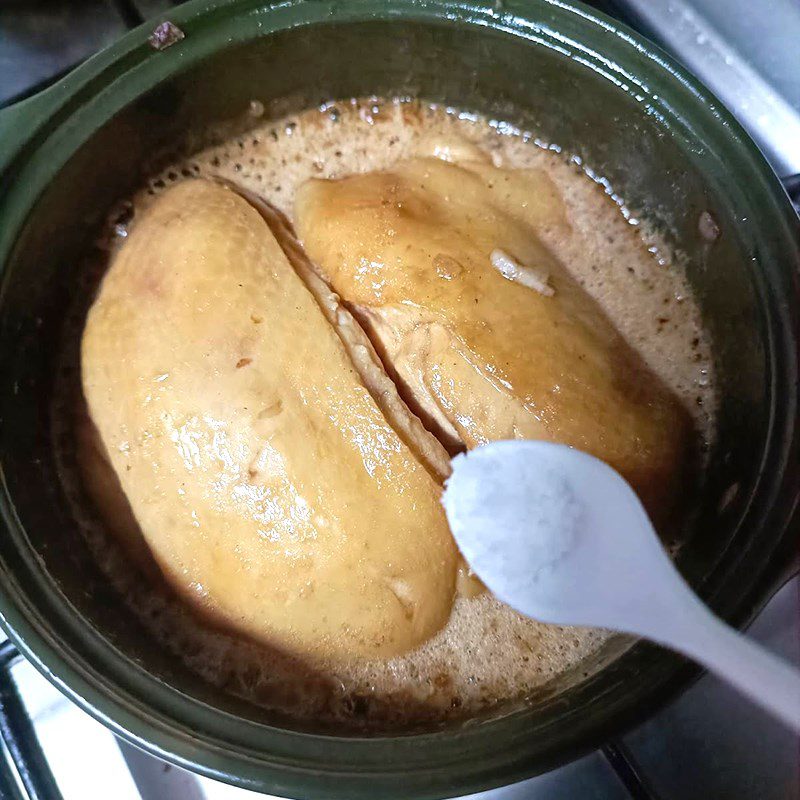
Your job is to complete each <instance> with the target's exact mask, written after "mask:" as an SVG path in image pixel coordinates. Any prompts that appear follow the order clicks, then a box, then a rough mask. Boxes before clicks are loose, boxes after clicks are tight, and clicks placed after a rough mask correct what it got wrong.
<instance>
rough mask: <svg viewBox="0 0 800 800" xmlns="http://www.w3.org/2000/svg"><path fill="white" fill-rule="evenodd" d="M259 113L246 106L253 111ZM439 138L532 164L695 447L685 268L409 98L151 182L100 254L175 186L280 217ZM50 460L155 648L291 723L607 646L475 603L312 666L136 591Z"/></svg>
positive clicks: (560, 665)
mask: <svg viewBox="0 0 800 800" xmlns="http://www.w3.org/2000/svg"><path fill="white" fill-rule="evenodd" d="M259 111H260V109H259V108H258V107H257V105H254V113H255V114H258V113H259ZM452 134H457V135H458V136H460V137H463V138H465V139H467V140H469V141H471V142H473V143H474V144H476V145H478V146H479V147H480V148H482V149H484V150H485V151H487V152H489V153H490V154H491V155H492V158H493V159H494V161H495V163H496V164H498V165H502V166H504V167H516V168H526V167H537V168H539V169H543V170H545V171H546V172H547V173H548V175H549V176H550V177H551V178H552V180H553V181H554V182H555V184H556V186H557V187H558V189H559V191H560V192H561V195H562V197H563V200H564V203H565V206H566V209H567V214H568V217H569V223H570V225H569V233H568V234H564V231H563V228H562V229H559V231H547V230H544V231H542V232H541V235H542V239H543V241H544V242H545V244H546V245H547V246H548V247H549V248H550V249H551V250H552V252H553V253H554V254H555V255H556V256H557V258H558V259H559V260H560V261H561V262H562V263H563V264H564V265H566V266H567V268H568V269H569V271H570V272H571V273H572V274H573V276H574V277H575V278H576V279H577V280H578V281H579V282H580V284H581V285H582V286H584V287H585V289H586V291H587V292H589V293H590V294H591V295H592V297H594V298H595V299H596V301H597V302H598V303H599V304H600V305H601V306H602V307H603V309H604V310H605V311H606V313H607V314H608V316H609V317H610V319H611V320H612V321H613V322H614V324H615V325H616V327H617V328H618V329H619V330H620V331H621V332H622V334H623V335H624V336H625V337H626V338H627V340H628V341H629V342H630V343H631V345H632V346H633V347H634V348H635V349H636V350H638V352H639V353H640V354H641V355H642V356H643V358H644V360H645V361H646V362H647V364H648V365H649V366H650V368H651V369H652V370H653V371H654V372H655V373H657V374H658V375H659V376H660V377H661V379H662V380H663V381H664V382H665V384H666V385H667V386H669V387H670V388H671V389H672V390H673V391H674V392H675V393H676V395H677V396H678V397H679V398H680V399H681V401H682V402H683V404H684V405H685V407H686V408H687V410H688V411H689V412H690V414H691V415H692V418H693V419H694V422H695V425H696V427H697V430H698V432H699V434H698V435H699V443H698V444H699V447H700V448H702V446H703V443H704V442H705V443H707V442H708V441H709V440H710V439H711V437H712V433H713V422H714V420H713V410H714V406H715V400H714V385H713V371H712V363H711V347H710V343H709V341H708V338H707V336H706V334H705V332H704V330H703V328H702V325H701V319H700V314H699V310H698V308H697V305H696V304H695V302H694V301H693V298H692V296H691V292H690V290H689V287H688V284H687V282H686V279H685V275H684V271H683V269H682V268H681V267H680V266H679V265H678V264H676V263H674V260H673V259H672V257H671V255H670V253H669V250H668V248H667V247H666V246H665V245H664V244H663V243H662V242H660V241H659V240H658V237H657V236H656V235H655V234H654V233H653V232H652V231H649V230H648V229H647V227H646V221H644V220H640V221H637V220H634V219H632V218H631V216H630V214H628V213H627V212H626V211H625V209H624V207H623V206H621V205H620V203H618V202H615V201H614V199H612V198H611V197H610V196H609V193H608V191H607V190H606V189H605V188H604V187H603V185H601V184H600V183H598V182H597V181H596V180H592V179H591V178H590V177H589V175H588V174H587V170H585V169H584V168H583V166H582V165H580V164H578V163H576V162H575V160H570V159H569V158H568V157H566V156H565V155H564V154H562V153H560V151H558V148H556V147H547V146H544V145H542V143H541V142H539V141H538V140H536V139H534V137H533V136H532V135H530V134H526V133H523V132H520V131H517V130H516V129H513V128H511V127H510V126H506V125H500V124H497V123H492V122H490V121H489V120H486V119H482V118H479V117H476V116H474V115H471V114H463V113H459V112H457V111H454V110H452V109H445V108H442V107H438V106H433V105H424V104H421V103H418V102H413V101H399V100H397V101H379V100H373V99H370V100H363V101H345V102H339V103H329V104H326V105H325V106H323V107H321V108H319V109H313V110H310V111H307V112H304V113H302V114H299V115H295V116H291V117H287V118H286V119H283V120H280V121H277V122H276V121H274V120H273V121H270V122H268V123H265V124H263V125H261V126H256V127H255V128H253V129H252V130H251V131H250V132H249V133H248V134H247V135H245V136H242V135H240V136H236V137H234V138H231V139H230V140H228V141H226V142H225V143H224V144H221V145H219V146H214V147H210V148H208V149H206V150H203V151H202V152H199V153H197V154H195V155H194V156H192V157H190V158H189V159H187V160H185V161H180V162H178V163H175V164H174V165H172V166H170V167H168V168H167V169H165V170H164V171H163V172H161V173H159V174H156V175H153V176H152V177H151V178H150V179H149V180H148V182H147V184H146V185H145V186H144V188H142V190H141V191H139V192H138V193H137V194H136V195H135V196H134V197H132V198H131V199H130V202H131V207H132V214H130V213H129V214H127V215H126V218H125V219H123V220H119V219H116V218H115V219H112V220H111V221H110V223H109V224H110V237H111V246H110V250H109V251H107V253H108V252H113V250H114V248H115V247H116V246H118V244H119V243H120V242H121V241H122V240H123V239H124V236H125V234H126V229H127V226H129V225H135V223H136V216H137V214H139V213H141V211H142V209H143V208H145V207H146V206H147V204H148V203H149V202H151V201H152V198H153V197H154V196H155V195H157V194H158V192H159V191H161V190H162V189H163V188H165V187H166V186H167V185H169V184H170V183H173V182H176V181H180V180H183V179H184V178H186V177H198V176H200V177H216V178H224V179H227V180H229V181H232V182H234V183H236V184H238V185H239V186H241V187H243V188H245V189H247V190H249V191H251V192H254V193H256V194H258V195H260V196H262V197H263V198H265V199H266V200H268V201H269V202H271V203H272V204H274V205H275V206H277V207H278V208H279V209H281V210H282V211H283V212H284V213H286V214H287V215H288V216H289V217H290V218H291V214H292V208H293V205H294V203H293V199H294V195H295V191H296V189H297V187H298V186H299V185H300V184H301V183H302V182H303V181H305V180H307V179H308V178H310V177H330V178H335V177H340V176H343V175H347V174H350V173H354V172H366V171H369V170H375V169H384V168H386V167H388V166H390V165H391V164H392V163H394V162H395V161H397V160H399V159H402V158H404V157H408V156H411V155H413V154H414V153H415V150H416V148H417V147H418V145H419V142H420V140H421V138H422V137H428V136H431V135H452ZM104 263H107V255H106V257H104V258H101V259H98V258H96V257H95V258H90V259H87V266H86V268H85V274H84V279H85V284H86V288H87V294H89V293H93V291H94V289H95V288H96V284H97V282H98V280H99V277H100V276H101V274H102V269H103V266H104ZM87 302H88V301H86V300H84V301H83V302H82V303H80V304H79V307H78V308H77V309H76V310H75V313H74V314H73V316H72V318H71V321H70V326H69V329H68V336H67V341H66V344H65V359H66V360H67V361H70V360H72V361H73V362H74V361H75V359H76V353H77V345H76V342H77V341H79V339H80V335H81V331H82V325H83V320H84V318H85V313H86V307H87ZM72 366H73V367H74V366H75V364H74V363H73V364H72ZM77 373H78V370H75V369H72V370H65V371H64V374H65V375H67V376H70V377H67V378H65V379H64V384H63V385H62V387H61V392H60V393H59V395H58V397H59V401H58V403H57V405H56V407H55V410H54V425H55V427H56V429H57V430H56V434H57V435H56V436H55V437H54V439H55V441H57V442H74V440H75V437H74V436H69V435H64V432H65V431H66V430H69V429H72V428H73V427H74V424H75V419H76V416H75V415H76V413H77V419H78V427H79V429H80V421H81V417H82V415H83V414H85V412H84V411H82V410H80V405H79V389H78V387H77V385H76V383H75V375H76V374H77ZM76 404H78V405H77V407H78V408H79V411H78V412H75V411H74V409H75V408H76ZM59 431H60V432H61V433H60V434H59ZM58 457H59V459H60V463H61V468H62V476H63V480H64V483H65V486H66V488H67V491H68V494H69V496H70V498H71V499H72V501H73V507H74V514H75V518H76V520H78V522H79V524H80V525H81V527H82V529H83V531H84V532H85V534H86V537H87V540H88V541H89V543H90V545H91V547H92V550H93V552H94V554H95V556H96V558H97V560H98V562H99V563H100V565H101V566H102V568H103V569H104V570H105V572H106V573H107V574H108V577H109V580H110V581H111V582H112V583H113V584H114V585H115V586H116V587H117V588H118V590H119V591H120V592H121V593H122V594H123V595H124V596H125V598H126V600H127V601H128V603H129V605H130V607H131V609H132V610H133V612H134V613H135V614H137V615H138V616H139V618H140V619H141V620H142V621H143V622H144V623H145V625H146V626H147V627H148V629H149V630H150V631H151V632H152V634H153V635H154V637H155V638H156V639H157V640H158V641H159V642H160V643H161V644H162V645H163V646H164V647H165V648H166V649H167V650H169V651H170V652H172V653H173V654H174V655H175V656H176V657H178V658H180V659H182V660H183V661H184V662H185V663H186V664H187V665H188V666H189V667H190V668H191V669H192V670H194V671H195V672H197V673H199V674H200V675H201V676H203V677H204V678H205V679H207V680H208V681H209V682H211V683H212V684H214V685H217V686H220V687H223V688H225V689H226V690H228V691H230V692H232V693H234V694H236V695H239V696H242V697H245V698H247V699H251V700H253V701H255V702H257V703H259V704H262V705H264V706H266V707H268V708H270V709H273V710H276V711H279V712H283V713H286V714H288V715H290V716H291V717H293V718H296V719H298V720H299V721H305V722H309V723H317V724H328V725H334V726H338V727H339V728H342V729H348V728H351V727H356V728H368V729H370V730H377V731H380V730H391V729H396V728H399V727H402V728H406V727H418V726H424V725H431V724H437V723H440V722H443V721H446V720H448V719H451V718H468V717H472V716H475V715H478V714H480V713H481V712H484V711H486V710H487V709H492V708H497V707H498V706H502V704H503V703H504V702H506V701H514V700H518V699H521V698H524V697H526V696H529V695H531V694H532V693H535V692H536V691H537V690H539V689H541V688H542V687H545V685H546V684H547V683H548V682H549V681H551V680H552V679H553V678H554V676H557V675H559V674H562V673H565V672H567V671H569V670H573V671H574V672H575V674H576V675H578V676H580V674H581V672H582V671H583V666H582V662H583V661H584V660H585V659H586V658H587V657H588V656H590V655H592V654H594V653H595V652H596V651H597V650H598V648H599V647H600V646H601V645H602V644H603V643H604V642H605V641H606V640H607V638H608V637H607V634H605V633H603V632H600V631H594V630H582V629H564V628H559V627H555V626H548V625H543V624H539V623H537V622H534V621H532V620H527V619H523V618H521V617H520V616H519V615H518V614H516V613H515V612H513V611H511V610H510V609H508V608H507V607H505V606H503V605H502V604H500V603H499V602H498V601H496V600H495V599H493V598H492V597H491V596H489V595H488V594H485V595H482V596H479V597H474V598H464V597H461V598H459V599H457V600H456V603H455V606H454V609H453V613H452V616H451V619H450V622H449V624H448V625H447V626H446V627H445V628H444V629H443V630H442V631H440V633H439V634H437V635H436V636H434V637H433V638H432V639H431V640H429V641H428V642H427V643H426V644H425V645H423V646H422V647H421V648H419V649H417V650H416V651H413V652H411V653H409V654H407V655H405V656H402V657H399V658H395V659H392V660H389V661H371V662H364V661H354V662H353V663H352V664H346V665H344V666H342V665H337V666H335V667H334V666H330V667H329V668H326V667H325V666H324V665H323V666H322V667H320V666H316V667H315V669H314V670H311V669H310V668H307V667H306V666H304V665H302V664H298V663H297V661H296V660H295V659H292V658H290V657H288V656H286V655H284V654H281V653H277V652H272V651H269V650H267V649H265V648H263V647H260V646H258V645H255V644H253V643H251V642H247V641H243V640H241V639H239V638H237V637H235V636H232V635H230V634H227V633H225V632H223V631H219V630H213V629H210V628H209V627H208V626H207V625H206V624H204V623H202V622H201V621H200V620H198V619H197V618H196V617H195V616H194V615H193V614H192V613H191V612H190V611H189V610H187V609H186V608H184V607H183V606H182V605H180V604H179V603H177V602H176V601H175V600H174V599H173V597H172V595H171V594H170V592H169V591H168V590H167V589H166V588H165V587H163V586H162V585H161V584H160V582H159V581H158V580H157V577H156V573H155V572H154V571H151V572H150V573H148V577H147V578H146V579H144V580H143V579H142V576H141V575H140V573H139V572H138V571H137V570H135V569H132V568H131V564H130V560H129V559H128V558H127V557H126V554H125V551H124V550H123V549H122V548H121V547H120V545H119V542H118V540H117V539H116V537H115V536H113V535H110V534H109V533H108V529H109V525H108V524H106V522H105V521H104V520H102V519H100V518H99V516H98V515H97V514H96V513H95V512H94V511H93V510H92V509H91V508H88V507H87V502H86V493H85V491H84V490H83V488H82V479H81V477H80V474H81V470H80V468H79V465H78V460H77V456H76V452H75V449H74V448H73V447H72V445H71V444H70V445H65V446H64V447H63V448H62V449H61V451H60V452H59V453H58Z"/></svg>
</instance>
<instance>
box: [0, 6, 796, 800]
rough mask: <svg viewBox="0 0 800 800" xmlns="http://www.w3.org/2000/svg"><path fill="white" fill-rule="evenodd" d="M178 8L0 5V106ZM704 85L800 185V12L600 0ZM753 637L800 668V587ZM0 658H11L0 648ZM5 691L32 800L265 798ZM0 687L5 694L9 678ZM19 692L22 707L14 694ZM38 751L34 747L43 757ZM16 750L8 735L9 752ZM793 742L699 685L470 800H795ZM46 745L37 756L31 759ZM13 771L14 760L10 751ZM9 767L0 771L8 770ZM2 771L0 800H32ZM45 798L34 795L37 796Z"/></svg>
mask: <svg viewBox="0 0 800 800" xmlns="http://www.w3.org/2000/svg"><path fill="white" fill-rule="evenodd" d="M173 5H174V4H173V3H171V2H169V0H73V2H69V3H58V2H46V1H45V0H3V2H0V105H3V104H4V103H9V102H12V101H13V100H15V99H18V98H21V97H24V96H27V95H29V94H32V93H34V92H35V91H37V90H38V89H39V88H42V87H44V86H46V85H49V83H51V82H52V81H53V80H55V79H57V78H58V77H59V76H60V75H61V74H64V73H65V72H67V71H69V69H71V68H72V67H73V66H75V65H76V64H77V63H79V62H80V61H82V60H83V59H85V58H87V57H88V56H89V55H91V54H92V53H94V52H96V51H97V50H98V49H99V48H101V47H103V46H104V45H106V44H108V43H109V42H111V41H113V40H114V39H116V38H117V37H119V36H120V35H122V34H123V33H124V32H125V31H126V30H127V29H128V28H130V27H133V26H135V25H137V24H140V23H141V22H142V21H143V20H145V19H149V18H151V17H152V16H153V15H156V14H162V13H166V12H168V11H169V9H170V8H171V7H172V6H173ZM594 5H595V6H597V7H599V8H600V9H601V10H603V11H605V12H606V13H609V14H612V15H616V16H617V17H619V18H620V19H622V20H624V21H626V22H628V23H629V24H632V25H633V26H634V27H637V28H639V29H640V30H642V31H643V32H644V33H646V34H647V35H649V36H651V37H652V38H653V39H655V40H656V41H658V42H659V43H660V44H661V45H662V46H664V47H665V48H666V49H668V50H669V51H670V52H672V54H673V55H675V56H676V57H677V58H678V59H679V60H681V61H683V62H684V63H685V64H686V65H687V66H688V67H689V68H690V69H692V70H693V71H695V72H696V73H697V74H698V75H699V76H700V77H701V78H702V79H703V80H704V81H705V82H706V83H707V84H708V85H709V86H710V87H711V88H712V89H713V90H714V92H715V93H716V94H717V95H718V96H719V97H720V98H721V99H722V100H723V101H724V102H726V104H728V106H729V107H730V108H731V110H732V111H733V112H734V113H735V114H736V115H737V117H738V118H739V120H740V121H741V122H742V124H743V125H745V127H746V128H747V129H748V130H749V131H750V132H751V133H752V135H753V137H754V138H755V139H756V140H757V141H758V142H759V144H760V145H761V147H762V149H763V150H764V152H765V154H766V155H767V156H768V158H769V159H770V160H771V162H772V164H773V166H774V167H775V169H776V171H777V172H778V173H779V174H780V175H782V176H788V175H790V174H792V173H800V46H799V45H798V42H800V4H798V2H797V0H761V2H752V0H750V2H748V0H597V2H596V3H594ZM750 634H751V635H752V636H753V637H754V638H755V639H756V640H758V641H760V642H762V643H763V644H764V645H765V646H767V647H769V648H770V649H772V650H773V651H775V652H777V653H779V654H781V655H783V656H784V657H786V658H788V659H789V660H791V661H792V662H793V663H795V664H797V665H798V666H800V582H798V580H797V579H794V580H792V581H790V582H789V583H787V584H786V586H784V588H783V589H782V590H781V591H780V592H779V593H778V594H777V595H776V596H775V597H774V598H773V599H772V601H771V602H770V603H769V604H768V605H767V607H766V608H765V609H764V611H763V612H762V614H761V615H760V616H759V617H758V619H757V620H756V622H755V623H754V624H753V626H752V628H751V630H750ZM0 647H2V645H0ZM7 652H8V651H7ZM10 676H11V679H12V681H10V682H9V681H6V683H5V684H4V685H3V686H0V705H2V707H3V709H5V710H7V709H8V707H9V704H11V705H13V704H14V703H15V702H16V701H15V698H17V697H18V696H21V698H22V703H23V704H24V708H25V709H26V711H27V714H28V716H29V718H30V720H31V721H32V724H33V730H34V732H35V739H34V738H32V737H30V736H28V737H23V738H24V740H25V741H23V745H25V747H24V748H23V749H27V750H29V753H28V755H31V754H32V755H33V756H34V759H33V760H34V762H35V761H36V757H37V755H38V756H39V757H41V756H42V755H43V757H44V762H46V765H47V767H49V770H50V771H51V772H52V777H53V779H54V780H53V783H52V784H51V785H50V788H48V786H47V785H46V777H47V776H46V771H47V768H46V767H44V765H43V764H42V765H40V766H41V767H42V769H41V774H36V773H34V774H32V775H30V776H26V775H23V776H22V777H23V778H29V779H30V781H33V783H32V784H31V786H32V793H30V795H29V796H30V797H37V798H43V799H44V798H47V800H57V798H58V797H59V795H60V796H61V797H63V798H65V800H91V798H114V800H138V798H142V800H203V799H206V800H217V799H222V798H227V799H229V800H244V798H245V797H248V796H249V797H253V798H256V797H264V795H257V794H254V793H252V792H246V791H244V790H241V789H236V788H234V787H231V786H228V785H226V784H222V783H219V782H216V781H212V780H209V779H207V778H202V777H198V776H196V775H194V774H191V773H188V772H185V771H183V770H181V769H179V768H176V767H172V766H170V765H169V764H166V763H164V762H163V761H160V760H158V759H156V758H153V757H151V756H149V755H147V754H145V753H143V752H141V751H139V750H137V749H135V748H133V747H131V746H130V745H128V744H126V743H124V742H122V741H120V740H118V739H116V738H115V737H114V736H113V735H112V734H111V733H110V732H109V731H108V730H107V729H106V728H104V727H103V726H102V725H100V724H99V723H97V722H95V721H94V720H93V719H92V718H91V717H89V716H88V715H87V714H85V713H84V712H83V711H81V710H80V709H78V708H77V706H75V705H74V704H73V703H71V702H70V701H69V700H67V699H66V698H65V697H64V696H63V695H62V694H60V693H59V692H58V690H57V689H55V688H54V687H53V686H52V685H51V684H50V683H48V682H47V681H46V680H45V679H44V678H43V677H42V676H41V675H39V674H38V673H37V672H36V671H35V670H34V669H33V667H31V666H30V665H29V664H27V663H26V662H24V661H21V660H17V661H16V663H14V666H13V667H12V668H11V670H10ZM2 680H4V681H5V680H6V679H5V676H4V677H3V678H2ZM17 690H18V693H19V694H18V695H17V693H16V692H17ZM37 740H38V745H37ZM8 741H9V743H10V745H11V748H12V749H14V746H15V742H14V741H13V736H12V737H11V738H10V739H9V740H8ZM798 744H799V743H798V739H797V737H795V736H794V735H793V734H791V733H789V732H788V731H786V730H785V729H783V728H782V727H781V726H780V725H779V724H778V723H776V722H774V721H773V720H771V719H769V718H768V717H767V716H766V715H765V714H764V713H763V712H761V711H760V710H759V709H757V708H755V707H753V706H752V705H750V704H749V703H747V702H746V701H745V700H743V699H742V698H741V697H739V696H738V695H737V694H736V693H735V692H733V691H732V690H730V689H728V688H727V687H725V686H724V685H722V684H721V683H720V682H719V681H717V680H716V679H714V678H712V677H709V676H706V677H704V678H702V679H701V680H700V681H698V682H697V683H696V684H695V685H694V686H693V687H692V688H691V689H689V690H688V691H687V692H686V693H685V694H684V695H683V696H681V697H680V698H679V699H678V700H677V701H675V702H674V703H673V704H672V705H671V706H669V707H668V708H666V709H665V710H664V711H662V712H661V713H659V714H657V715H655V716H654V717H653V718H652V719H650V720H649V721H648V722H646V723H645V724H644V725H642V726H641V727H639V728H638V729H636V730H634V731H632V732H630V733H629V734H628V735H627V736H624V737H622V738H621V739H620V740H618V741H615V742H612V743H609V745H608V746H607V747H606V748H604V749H603V750H600V751H597V752H595V753H593V754H591V755H589V756H586V757H585V758H583V759H581V760H579V761H576V762H573V763H572V764H569V765H567V766H565V767H563V768H561V769H558V770H554V771H553V772H550V773H548V774H546V775H543V776H541V777H538V778H534V779H532V780H529V781H524V782H522V783H518V784H515V785H513V786H509V787H505V788H502V789H497V790H494V791H490V792H485V793H482V794H479V795H473V796H472V797H473V798H474V800H477V799H478V798H480V800H538V799H539V798H542V800H544V799H545V798H546V800H576V799H577V798H580V799H581V800H590V799H593V800H626V799H627V798H633V799H634V800H659V799H660V800H728V799H730V800H787V799H788V798H800V768H799V767H798V764H799V761H800V760H799V759H798V756H799V755H800V749H799V747H798ZM39 745H40V746H41V751H39V750H38V746H39ZM5 755H6V759H5V760H4V761H5V763H4V766H5V767H8V766H9V764H8V759H9V755H10V754H9V750H8V748H7V747H6V748H5ZM0 764H3V762H0ZM3 772H4V770H3V769H2V767H0V798H3V797H6V796H8V797H11V798H16V797H25V796H26V795H25V794H23V793H21V792H22V785H23V783H25V780H22V781H21V780H20V775H18V774H14V773H13V770H11V771H9V770H8V769H6V770H5V773H6V776H7V777H8V776H10V777H9V780H11V779H13V780H14V782H15V786H12V785H11V784H10V783H6V780H5V779H4V778H3ZM37 791H38V794H36V793H35V792H37Z"/></svg>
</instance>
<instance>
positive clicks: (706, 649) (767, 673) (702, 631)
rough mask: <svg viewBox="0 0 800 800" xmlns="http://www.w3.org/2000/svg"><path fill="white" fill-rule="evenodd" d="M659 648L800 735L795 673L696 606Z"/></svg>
mask: <svg viewBox="0 0 800 800" xmlns="http://www.w3.org/2000/svg"><path fill="white" fill-rule="evenodd" d="M668 639H669V641H667V638H665V639H664V641H663V643H664V644H667V645H669V646H670V647H671V648H673V649H675V650H678V651H679V652H681V653H683V654H684V655H687V656H689V657H690V658H692V659H693V660H695V661H697V662H698V663H700V664H702V665H703V666H704V667H706V668H707V669H708V670H709V671H710V672H713V673H714V674H715V675H717V676H718V677H720V678H722V679H723V680H724V681H726V682H727V683H729V684H730V685H731V686H734V687H735V688H737V689H738V690H739V691H740V692H741V693H742V694H744V695H746V696H747V697H749V698H750V699H751V700H752V701H753V702H755V703H757V704H758V705H760V706H761V707H762V708H764V709H765V710H766V711H768V712H770V713H771V714H773V715H774V716H775V717H777V718H778V719H780V720H782V721H783V722H784V723H785V724H786V725H788V726H789V727H790V728H792V729H793V730H794V731H796V732H798V733H800V670H797V669H795V668H794V667H793V666H791V665H790V664H789V663H788V662H786V661H784V660H783V659H782V658H779V657H778V656H775V655H773V654H772V653H770V652H769V651H768V650H765V649H764V648H763V647H761V646H760V645H758V644H756V643H755V642H753V641H751V640H750V639H748V638H747V637H745V636H743V635H742V634H741V633H739V632H738V631H736V630H734V629H733V628H731V627H730V626H728V625H726V624H725V623H724V622H722V620H720V619H719V618H718V617H716V616H714V614H712V613H711V612H710V611H708V610H707V609H706V608H705V607H702V606H700V605H699V604H698V605H697V606H696V607H695V608H694V609H693V613H692V612H690V613H688V614H685V616H684V617H683V619H682V621H681V623H680V624H679V625H678V626H677V630H676V631H675V635H674V636H669V635H668Z"/></svg>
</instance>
